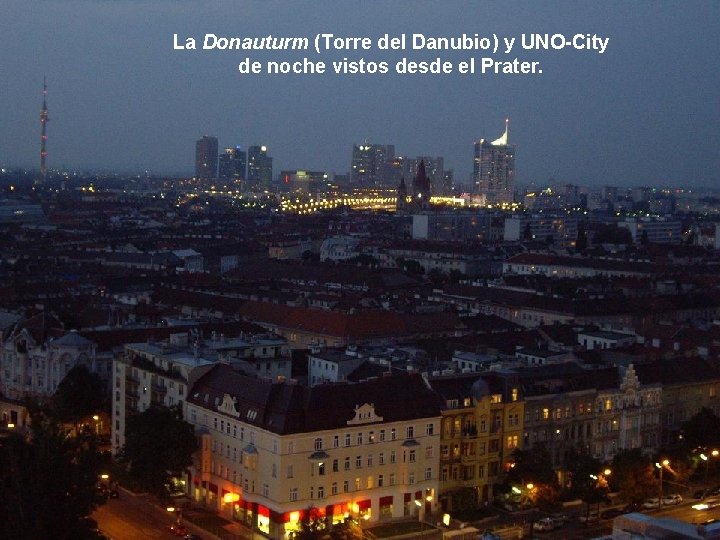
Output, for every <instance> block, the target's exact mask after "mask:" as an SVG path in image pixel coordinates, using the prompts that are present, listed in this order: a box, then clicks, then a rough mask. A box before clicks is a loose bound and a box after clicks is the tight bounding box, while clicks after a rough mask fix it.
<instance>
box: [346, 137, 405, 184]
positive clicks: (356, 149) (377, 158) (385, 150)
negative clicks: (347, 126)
mask: <svg viewBox="0 0 720 540" xmlns="http://www.w3.org/2000/svg"><path fill="white" fill-rule="evenodd" d="M394 157H395V145H393V144H368V143H367V142H364V143H362V144H360V145H353V153H352V164H351V167H350V183H351V184H352V185H353V186H354V187H372V188H374V187H395V186H396V185H397V184H396V178H389V179H386V178H385V177H384V173H385V169H386V163H388V162H390V161H392V160H393V158H394Z"/></svg>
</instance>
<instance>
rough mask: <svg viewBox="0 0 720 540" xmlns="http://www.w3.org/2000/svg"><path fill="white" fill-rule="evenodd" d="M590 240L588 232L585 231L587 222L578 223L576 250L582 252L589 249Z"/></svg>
mask: <svg viewBox="0 0 720 540" xmlns="http://www.w3.org/2000/svg"><path fill="white" fill-rule="evenodd" d="M587 245H588V241H587V234H586V233H585V224H584V223H582V222H580V223H578V230H577V239H576V240H575V251H576V252H578V253H582V252H583V251H585V250H586V249H587Z"/></svg>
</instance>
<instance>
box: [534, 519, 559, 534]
mask: <svg viewBox="0 0 720 540" xmlns="http://www.w3.org/2000/svg"><path fill="white" fill-rule="evenodd" d="M533 530H534V531H538V532H544V531H552V530H555V522H554V521H553V520H552V518H549V517H546V518H542V519H538V520H537V521H536V522H535V523H533Z"/></svg>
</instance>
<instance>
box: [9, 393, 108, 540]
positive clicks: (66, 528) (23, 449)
mask: <svg viewBox="0 0 720 540" xmlns="http://www.w3.org/2000/svg"><path fill="white" fill-rule="evenodd" d="M30 410H31V419H32V424H31V425H32V428H31V434H30V436H29V437H27V438H25V437H23V436H21V435H19V434H11V435H10V436H8V437H4V438H2V439H1V440H0V538H13V539H17V540H24V539H28V540H30V539H36V538H54V539H59V540H65V539H67V540H75V539H79V540H94V539H99V538H103V537H102V536H101V535H100V534H99V533H98V532H97V524H96V523H95V522H94V521H93V520H92V519H90V518H89V517H88V516H89V515H90V514H91V513H92V511H93V510H94V509H95V508H96V507H97V506H98V505H99V504H101V503H102V502H103V499H102V496H101V495H100V493H99V492H98V490H97V488H96V484H97V481H98V476H99V474H100V472H101V470H102V469H101V467H102V463H103V461H102V456H101V454H100V452H99V451H98V449H97V447H96V445H95V438H94V437H93V436H92V434H91V433H89V432H86V431H83V432H80V433H78V434H76V436H75V437H70V436H69V434H68V432H67V430H66V429H65V428H64V427H63V425H62V424H61V423H59V422H57V421H56V420H55V419H54V418H52V416H50V414H49V412H48V410H47V409H43V408H40V407H38V406H32V407H31V408H30Z"/></svg>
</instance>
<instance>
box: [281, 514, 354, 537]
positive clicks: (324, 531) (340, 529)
mask: <svg viewBox="0 0 720 540" xmlns="http://www.w3.org/2000/svg"><path fill="white" fill-rule="evenodd" d="M292 538H293V539H294V540H362V530H361V529H360V527H359V526H358V525H357V524H356V523H355V522H354V521H353V520H352V519H346V520H345V521H342V522H340V523H335V524H330V523H329V522H328V520H327V519H325V518H323V517H322V516H320V513H319V512H318V509H317V508H314V507H311V508H308V509H307V510H305V512H303V516H302V519H301V520H300V530H299V531H297V532H296V533H294V534H293V536H292Z"/></svg>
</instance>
